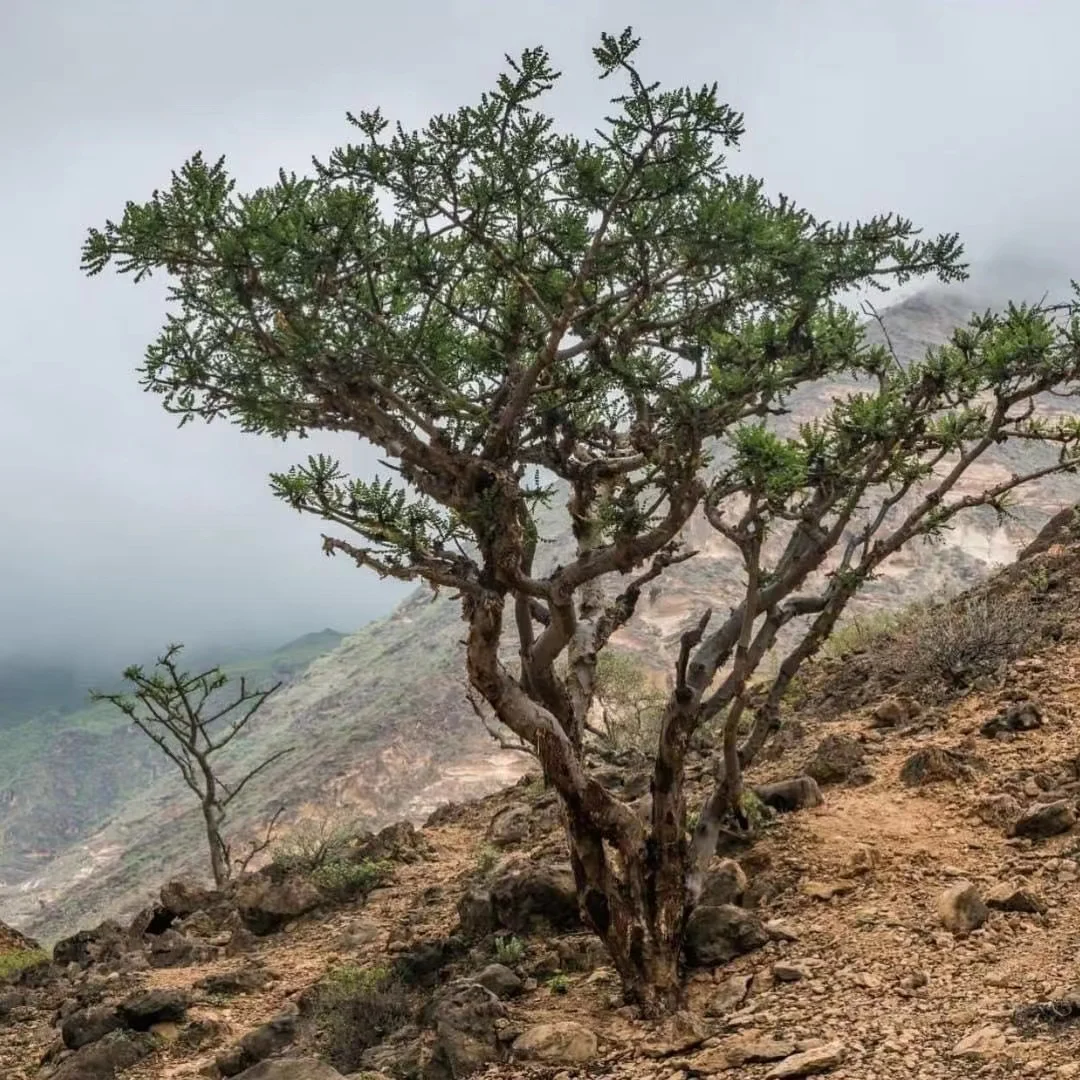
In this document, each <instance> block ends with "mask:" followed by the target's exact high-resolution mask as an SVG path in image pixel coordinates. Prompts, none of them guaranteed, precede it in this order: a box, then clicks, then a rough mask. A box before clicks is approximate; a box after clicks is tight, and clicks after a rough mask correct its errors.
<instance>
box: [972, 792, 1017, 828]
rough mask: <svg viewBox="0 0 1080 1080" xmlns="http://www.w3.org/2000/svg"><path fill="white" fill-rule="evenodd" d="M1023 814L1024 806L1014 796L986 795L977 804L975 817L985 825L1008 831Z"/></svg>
mask: <svg viewBox="0 0 1080 1080" xmlns="http://www.w3.org/2000/svg"><path fill="white" fill-rule="evenodd" d="M1023 812H1024V808H1023V806H1021V804H1020V802H1019V800H1018V799H1015V798H1013V796H1012V795H1006V794H1001V795H985V796H983V797H982V798H981V799H980V800H979V801H978V802H977V803H976V804H975V816H976V817H977V818H978V819H979V820H980V821H981V822H982V823H983V824H984V825H990V826H993V827H994V828H995V829H1005V830H1006V831H1009V830H1011V829H1012V827H1013V825H1014V824H1015V822H1016V820H1017V818H1019V817H1020V815H1021V814H1022V813H1023Z"/></svg>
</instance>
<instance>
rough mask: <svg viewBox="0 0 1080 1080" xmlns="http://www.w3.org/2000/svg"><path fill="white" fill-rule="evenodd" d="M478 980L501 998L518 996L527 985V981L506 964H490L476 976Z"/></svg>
mask: <svg viewBox="0 0 1080 1080" xmlns="http://www.w3.org/2000/svg"><path fill="white" fill-rule="evenodd" d="M476 981H477V982H478V983H479V984H480V985H481V986H483V987H486V988H487V989H488V990H490V991H491V992H492V993H493V994H494V995H495V996H496V997H497V998H500V999H505V998H512V997H517V995H518V994H520V993H521V991H522V990H523V989H524V987H525V983H524V982H523V981H522V980H521V979H520V978H519V977H518V976H517V975H515V974H514V972H512V971H511V970H510V969H509V968H508V967H507V966H506V965H505V964H488V966H487V967H486V968H484V970H483V971H481V972H480V973H479V974H478V975H477V976H476Z"/></svg>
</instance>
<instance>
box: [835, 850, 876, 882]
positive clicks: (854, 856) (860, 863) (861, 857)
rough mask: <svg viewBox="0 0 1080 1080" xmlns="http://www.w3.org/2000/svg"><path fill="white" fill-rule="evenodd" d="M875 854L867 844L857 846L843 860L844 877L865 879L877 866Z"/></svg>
mask: <svg viewBox="0 0 1080 1080" xmlns="http://www.w3.org/2000/svg"><path fill="white" fill-rule="evenodd" d="M877 862H878V858H877V852H876V851H875V850H874V848H872V847H870V846H869V844H859V846H858V847H856V848H853V849H852V851H851V852H850V853H849V854H848V856H847V858H845V859H844V869H843V874H844V877H865V876H866V875H867V874H869V873H871V872H872V871H873V870H874V868H875V867H876V866H877Z"/></svg>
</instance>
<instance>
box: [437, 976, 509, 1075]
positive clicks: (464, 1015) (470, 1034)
mask: <svg viewBox="0 0 1080 1080" xmlns="http://www.w3.org/2000/svg"><path fill="white" fill-rule="evenodd" d="M432 1019H433V1024H434V1027H435V1049H434V1054H435V1059H436V1061H438V1062H441V1063H442V1064H443V1065H444V1066H445V1067H446V1068H447V1069H448V1070H449V1075H450V1076H453V1077H456V1076H467V1075H468V1074H469V1073H471V1072H474V1071H475V1070H477V1069H479V1068H480V1067H481V1066H482V1065H486V1064H488V1063H489V1062H492V1061H497V1060H498V1059H499V1037H498V1029H497V1027H496V1021H498V1020H505V1019H506V1007H505V1006H504V1005H503V1004H502V1002H500V1001H499V999H498V998H497V997H496V996H495V995H494V994H493V993H492V992H491V991H490V990H488V989H487V988H486V987H484V986H481V985H480V984H479V983H476V982H461V983H456V984H453V985H451V986H450V987H449V988H448V989H447V990H446V991H445V992H444V993H443V994H442V995H441V996H440V998H439V1000H438V1001H437V1003H436V1005H435V1008H434V1011H433V1013H432Z"/></svg>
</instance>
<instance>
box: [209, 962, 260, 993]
mask: <svg viewBox="0 0 1080 1080" xmlns="http://www.w3.org/2000/svg"><path fill="white" fill-rule="evenodd" d="M269 981H270V976H269V974H268V973H267V972H266V970H265V969H264V968H261V967H258V966H257V965H255V964H249V965H248V966H247V967H243V968H238V969H237V970H235V971H220V972H216V973H215V974H213V975H206V976H204V977H203V978H201V979H200V980H199V981H198V982H197V983H196V984H195V985H196V986H197V987H198V988H199V989H200V990H204V991H205V992H206V993H208V994H250V993H251V992H252V991H254V990H261V989H262V988H263V987H264V986H265V985H266V984H267V983H268V982H269Z"/></svg>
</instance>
